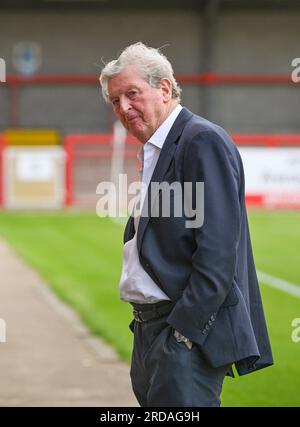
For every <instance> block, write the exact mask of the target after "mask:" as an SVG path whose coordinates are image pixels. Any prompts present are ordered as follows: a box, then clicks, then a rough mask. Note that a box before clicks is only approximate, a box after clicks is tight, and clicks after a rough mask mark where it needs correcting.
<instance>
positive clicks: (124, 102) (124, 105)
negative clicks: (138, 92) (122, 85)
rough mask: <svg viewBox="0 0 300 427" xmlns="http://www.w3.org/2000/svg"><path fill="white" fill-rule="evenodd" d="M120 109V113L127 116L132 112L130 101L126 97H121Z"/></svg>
mask: <svg viewBox="0 0 300 427" xmlns="http://www.w3.org/2000/svg"><path fill="white" fill-rule="evenodd" d="M119 103H120V104H119V107H120V113H122V114H126V113H127V111H128V110H130V108H131V105H130V100H129V99H128V98H127V97H126V96H123V97H120V101H119Z"/></svg>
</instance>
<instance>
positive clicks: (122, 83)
mask: <svg viewBox="0 0 300 427" xmlns="http://www.w3.org/2000/svg"><path fill="white" fill-rule="evenodd" d="M145 86H149V84H148V83H147V81H146V80H145V78H144V76H143V75H142V73H141V72H140V71H139V70H138V69H137V68H136V67H134V66H128V67H126V68H124V69H123V70H122V71H121V72H120V73H119V74H117V75H115V76H112V77H110V78H109V79H108V81H107V90H108V95H109V97H110V98H112V97H114V96H117V94H118V93H123V92H126V91H127V90H129V89H131V88H134V87H135V88H142V87H145Z"/></svg>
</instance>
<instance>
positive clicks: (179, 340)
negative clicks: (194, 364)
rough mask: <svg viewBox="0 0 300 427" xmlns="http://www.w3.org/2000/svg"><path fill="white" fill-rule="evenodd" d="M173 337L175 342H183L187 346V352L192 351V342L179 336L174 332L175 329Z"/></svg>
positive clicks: (179, 334)
mask: <svg viewBox="0 0 300 427" xmlns="http://www.w3.org/2000/svg"><path fill="white" fill-rule="evenodd" d="M174 337H175V338H176V341H177V342H184V344H185V345H186V346H187V348H188V349H189V350H191V349H192V347H193V343H192V341H190V340H189V339H188V338H186V337H185V336H183V335H181V333H180V332H178V331H176V329H174Z"/></svg>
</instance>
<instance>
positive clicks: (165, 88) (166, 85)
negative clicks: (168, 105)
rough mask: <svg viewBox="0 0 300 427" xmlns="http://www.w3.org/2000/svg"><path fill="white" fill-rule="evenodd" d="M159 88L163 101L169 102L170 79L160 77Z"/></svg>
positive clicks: (170, 91)
mask: <svg viewBox="0 0 300 427" xmlns="http://www.w3.org/2000/svg"><path fill="white" fill-rule="evenodd" d="M160 88H161V90H162V94H163V100H164V102H169V101H170V99H171V98H172V83H171V80H169V79H167V78H166V77H164V78H162V79H161V82H160Z"/></svg>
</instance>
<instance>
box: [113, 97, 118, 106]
mask: <svg viewBox="0 0 300 427" xmlns="http://www.w3.org/2000/svg"><path fill="white" fill-rule="evenodd" d="M112 105H113V106H114V107H117V106H118V105H119V100H118V99H114V100H113V101H112Z"/></svg>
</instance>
